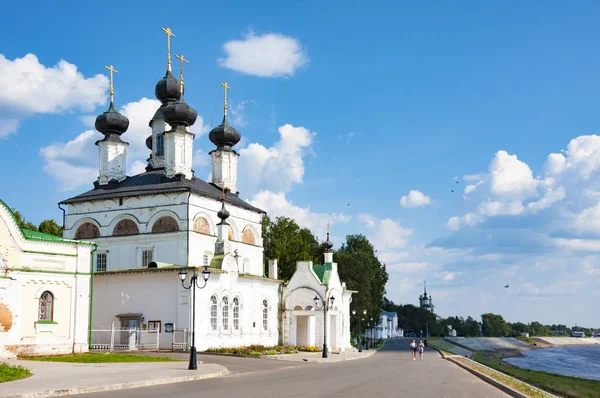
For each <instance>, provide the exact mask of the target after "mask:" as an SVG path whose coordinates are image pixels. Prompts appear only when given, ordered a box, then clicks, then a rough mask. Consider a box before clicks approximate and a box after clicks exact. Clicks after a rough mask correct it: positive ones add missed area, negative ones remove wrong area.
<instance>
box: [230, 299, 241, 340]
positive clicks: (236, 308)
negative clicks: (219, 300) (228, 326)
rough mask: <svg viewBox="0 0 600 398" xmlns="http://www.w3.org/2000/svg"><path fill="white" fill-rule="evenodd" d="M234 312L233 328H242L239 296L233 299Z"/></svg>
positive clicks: (236, 329) (235, 329) (237, 329)
mask: <svg viewBox="0 0 600 398" xmlns="http://www.w3.org/2000/svg"><path fill="white" fill-rule="evenodd" d="M232 304H233V305H232V310H231V312H232V314H233V322H232V323H233V330H234V331H236V332H237V331H239V330H240V299H239V297H234V298H233V301H232Z"/></svg>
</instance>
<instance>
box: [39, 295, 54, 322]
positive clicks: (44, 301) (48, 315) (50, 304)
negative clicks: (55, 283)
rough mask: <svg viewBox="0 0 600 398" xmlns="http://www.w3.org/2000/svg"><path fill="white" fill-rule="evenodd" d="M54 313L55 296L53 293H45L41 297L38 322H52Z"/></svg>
mask: <svg viewBox="0 0 600 398" xmlns="http://www.w3.org/2000/svg"><path fill="white" fill-rule="evenodd" d="M53 311H54V296H53V295H52V293H50V292H48V291H45V292H44V293H42V295H41V296H40V304H39V308H38V320H40V321H51V320H52V319H53V318H52V316H53V315H54V314H53Z"/></svg>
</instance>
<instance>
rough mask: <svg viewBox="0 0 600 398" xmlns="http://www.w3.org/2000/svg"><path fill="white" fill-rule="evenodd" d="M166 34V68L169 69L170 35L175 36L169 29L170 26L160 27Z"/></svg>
mask: <svg viewBox="0 0 600 398" xmlns="http://www.w3.org/2000/svg"><path fill="white" fill-rule="evenodd" d="M160 29H161V30H162V31H163V32H165V33H166V34H167V69H168V70H171V36H173V37H177V36H175V33H173V32H172V31H171V28H160Z"/></svg>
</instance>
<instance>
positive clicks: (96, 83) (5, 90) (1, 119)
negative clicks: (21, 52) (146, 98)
mask: <svg viewBox="0 0 600 398" xmlns="http://www.w3.org/2000/svg"><path fill="white" fill-rule="evenodd" d="M107 88H108V79H107V78H106V76H104V75H101V74H98V75H95V76H94V77H90V78H85V77H84V76H83V74H82V73H81V72H78V71H77V67H76V66H75V65H73V64H70V63H68V62H67V61H64V60H61V61H59V62H58V63H57V64H56V65H54V66H53V67H46V66H44V65H42V64H41V63H40V62H39V61H38V58H37V57H36V56H35V55H34V54H27V55H25V56H24V57H23V58H16V59H14V60H9V59H7V58H6V57H5V56H4V55H2V54H0V137H2V136H7V135H8V134H11V133H14V132H16V130H17V128H18V126H19V121H20V120H22V119H24V118H26V117H28V116H31V115H35V114H44V113H61V112H65V111H69V110H73V109H78V110H83V111H91V110H93V109H94V108H95V107H96V106H98V105H102V104H105V103H106V91H107Z"/></svg>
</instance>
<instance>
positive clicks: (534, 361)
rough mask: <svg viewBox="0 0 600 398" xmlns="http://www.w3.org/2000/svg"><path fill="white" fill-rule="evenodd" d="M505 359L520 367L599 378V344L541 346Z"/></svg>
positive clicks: (592, 378) (593, 378)
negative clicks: (520, 355)
mask: <svg viewBox="0 0 600 398" xmlns="http://www.w3.org/2000/svg"><path fill="white" fill-rule="evenodd" d="M505 361H506V362H508V363H510V364H512V365H515V366H518V367H520V368H525V369H532V370H542V371H544V372H549V373H556V374H561V375H565V376H575V377H582V378H584V379H590V380H600V345H598V346H592V347H553V348H541V349H538V350H531V351H524V352H523V357H515V358H506V359H505Z"/></svg>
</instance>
